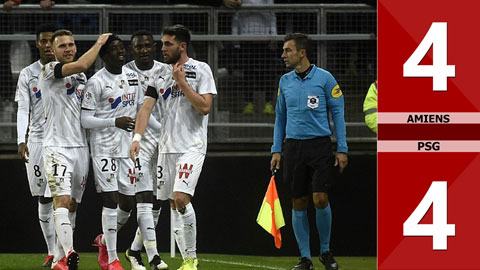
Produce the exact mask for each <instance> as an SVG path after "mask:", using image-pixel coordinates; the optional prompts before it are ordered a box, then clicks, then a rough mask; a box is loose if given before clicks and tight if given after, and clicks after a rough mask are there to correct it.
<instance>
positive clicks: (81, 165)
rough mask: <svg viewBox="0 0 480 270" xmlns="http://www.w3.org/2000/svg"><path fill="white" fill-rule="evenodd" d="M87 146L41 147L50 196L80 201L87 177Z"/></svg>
mask: <svg viewBox="0 0 480 270" xmlns="http://www.w3.org/2000/svg"><path fill="white" fill-rule="evenodd" d="M88 157H89V154H88V147H86V146H85V147H56V146H46V147H43V163H44V165H45V174H46V176H47V181H48V185H49V187H50V191H51V193H52V197H56V196H62V195H70V196H71V198H73V199H75V201H76V202H77V203H80V202H81V201H82V196H83V192H84V191H85V186H86V184H87V177H88Z"/></svg>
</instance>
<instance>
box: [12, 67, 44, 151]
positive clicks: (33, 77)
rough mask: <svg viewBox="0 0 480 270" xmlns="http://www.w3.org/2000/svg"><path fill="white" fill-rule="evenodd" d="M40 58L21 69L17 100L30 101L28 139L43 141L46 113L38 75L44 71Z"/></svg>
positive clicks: (16, 94) (16, 93)
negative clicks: (44, 112)
mask: <svg viewBox="0 0 480 270" xmlns="http://www.w3.org/2000/svg"><path fill="white" fill-rule="evenodd" d="M42 67H43V65H42V63H41V62H40V60H38V61H37V62H35V63H33V64H31V65H29V66H27V67H26V68H24V69H22V71H20V75H19V76H18V83H17V91H16V92H15V101H16V102H18V101H28V102H29V104H30V121H29V127H28V141H29V142H37V143H39V142H42V140H43V126H44V125H45V115H44V114H43V105H42V91H40V90H39V88H38V76H40V72H41V71H42Z"/></svg>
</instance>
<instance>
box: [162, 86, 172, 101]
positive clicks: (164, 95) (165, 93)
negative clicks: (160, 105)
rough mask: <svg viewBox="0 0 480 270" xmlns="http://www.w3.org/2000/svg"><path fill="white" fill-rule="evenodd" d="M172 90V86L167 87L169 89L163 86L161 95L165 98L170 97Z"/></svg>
mask: <svg viewBox="0 0 480 270" xmlns="http://www.w3.org/2000/svg"><path fill="white" fill-rule="evenodd" d="M171 92H172V88H171V87H169V88H167V90H165V89H163V88H161V89H160V95H162V98H163V100H167V98H168V96H169V95H170V93H171Z"/></svg>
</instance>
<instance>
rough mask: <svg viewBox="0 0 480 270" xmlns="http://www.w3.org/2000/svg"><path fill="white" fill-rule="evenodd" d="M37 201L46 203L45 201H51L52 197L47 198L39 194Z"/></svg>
mask: <svg viewBox="0 0 480 270" xmlns="http://www.w3.org/2000/svg"><path fill="white" fill-rule="evenodd" d="M38 201H39V202H40V203H41V204H47V203H51V202H52V201H53V198H47V197H43V196H39V197H38Z"/></svg>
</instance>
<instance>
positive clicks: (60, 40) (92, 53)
mask: <svg viewBox="0 0 480 270" xmlns="http://www.w3.org/2000/svg"><path fill="white" fill-rule="evenodd" d="M111 35H112V34H111V33H106V34H102V35H100V36H99V37H98V39H97V42H95V44H94V45H93V46H92V47H91V48H90V50H88V51H87V52H86V53H84V54H83V55H82V56H81V57H80V58H78V60H77V61H74V62H68V61H67V62H68V64H64V65H63V66H62V69H61V72H62V74H61V75H62V77H66V76H69V75H72V74H77V73H81V72H85V71H86V70H87V69H88V68H90V66H91V65H92V64H93V63H94V62H95V59H96V58H97V55H98V52H99V51H100V49H101V48H102V46H103V45H104V44H105V42H106V41H107V39H108V37H109V36H111ZM54 45H55V46H57V47H58V48H61V49H62V50H63V56H64V57H65V58H69V57H74V56H75V53H74V52H76V50H77V48H76V46H75V43H74V41H73V37H71V36H70V38H68V36H66V35H64V36H59V37H57V38H54ZM57 58H58V56H57ZM72 60H73V59H72Z"/></svg>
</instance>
